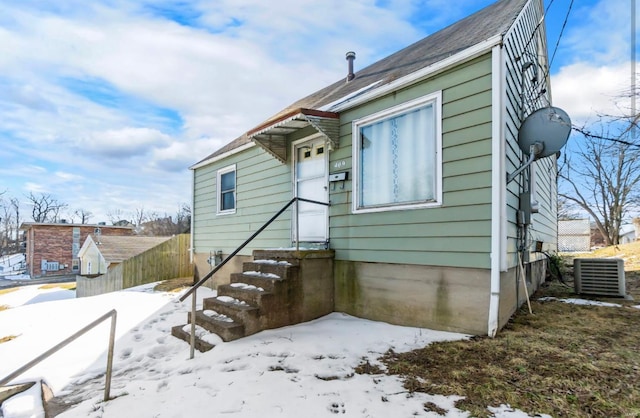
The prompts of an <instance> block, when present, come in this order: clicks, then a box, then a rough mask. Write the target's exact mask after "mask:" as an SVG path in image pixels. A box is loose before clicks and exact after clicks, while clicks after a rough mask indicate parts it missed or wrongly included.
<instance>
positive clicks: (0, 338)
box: [0, 335, 18, 344]
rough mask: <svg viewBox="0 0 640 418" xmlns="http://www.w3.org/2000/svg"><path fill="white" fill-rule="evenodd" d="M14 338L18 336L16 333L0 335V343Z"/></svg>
mask: <svg viewBox="0 0 640 418" xmlns="http://www.w3.org/2000/svg"><path fill="white" fill-rule="evenodd" d="M16 338H18V336H17V335H7V336H6V337H0V344H2V343H6V342H9V341H11V340H15V339H16Z"/></svg>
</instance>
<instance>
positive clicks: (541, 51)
mask: <svg viewBox="0 0 640 418" xmlns="http://www.w3.org/2000/svg"><path fill="white" fill-rule="evenodd" d="M542 14H543V10H542V5H541V4H539V3H538V2H532V3H531V5H530V7H526V8H525V9H524V10H523V14H522V16H521V18H520V19H519V20H518V21H517V22H516V24H515V25H514V26H513V27H512V29H511V30H510V31H509V33H508V34H507V35H506V36H505V41H504V55H505V61H506V70H507V74H506V77H505V81H506V83H505V89H506V91H505V93H506V103H505V106H506V118H505V139H506V147H505V149H506V167H505V168H506V171H507V172H509V173H512V172H514V171H515V170H516V169H517V168H518V167H520V166H521V165H523V164H524V162H525V160H526V158H527V155H524V154H523V153H522V151H520V148H519V147H518V142H517V139H518V129H519V128H520V125H521V122H522V121H521V119H522V118H523V117H525V118H526V116H528V115H529V114H531V113H532V112H534V111H535V110H536V109H539V108H542V107H545V106H547V105H548V103H549V100H550V88H549V86H547V85H545V86H541V87H537V88H536V87H535V86H534V85H532V84H531V83H532V81H531V80H532V77H531V75H532V73H531V72H528V73H527V74H526V76H525V77H524V78H523V77H522V65H523V64H524V63H525V62H527V61H531V60H532V58H531V57H535V58H536V59H540V60H541V61H542V64H543V65H545V64H546V63H545V62H544V57H545V56H546V47H547V46H546V40H545V38H544V36H543V35H544V31H542V32H541V31H537V30H536V29H537V27H538V25H539V23H538V22H539V17H540V16H541V15H542ZM532 33H535V36H533V37H532V35H531V34H532ZM525 49H526V51H525ZM547 71H548V70H547V69H546V68H542V69H540V70H539V71H538V74H539V75H540V74H544V73H545V72H547ZM541 80H546V78H544V77H541ZM523 82H524V91H525V92H526V93H525V95H524V98H523V97H522V94H521V91H522V90H523V89H522V83H523ZM542 88H545V89H546V92H544V93H540V92H539V91H540V89H542ZM533 165H535V174H536V176H535V187H534V190H535V196H534V199H535V200H537V201H538V203H539V213H536V214H533V215H532V223H531V226H530V227H529V230H528V233H529V243H531V242H532V240H538V241H542V242H543V243H544V244H545V249H554V248H556V247H557V203H556V202H557V189H556V172H557V164H556V157H555V156H552V157H548V158H543V159H540V160H538V161H535V162H534V163H533ZM525 175H526V170H525V172H524V173H523V174H521V175H519V176H518V177H517V178H516V179H515V180H514V181H512V182H511V183H509V184H508V185H507V196H506V202H507V223H508V224H507V238H508V242H507V252H508V257H507V260H508V267H510V268H511V267H514V266H516V265H517V262H518V257H517V254H516V251H517V246H518V244H517V236H518V228H517V225H516V212H517V210H518V209H519V205H520V200H519V195H520V193H522V192H523V191H524V190H525V187H526V186H525ZM535 257H536V255H534V254H533V253H532V254H531V257H530V259H531V260H533V259H534V258H535ZM537 257H542V256H541V255H540V254H538V255H537Z"/></svg>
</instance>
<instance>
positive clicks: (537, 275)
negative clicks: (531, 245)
mask: <svg viewBox="0 0 640 418" xmlns="http://www.w3.org/2000/svg"><path fill="white" fill-rule="evenodd" d="M546 267H547V260H538V261H534V262H532V263H529V264H528V265H527V266H526V267H523V268H524V270H525V272H526V275H527V277H528V279H527V280H525V283H526V289H527V292H528V294H529V298H531V295H532V294H533V293H534V292H535V291H536V290H537V289H538V288H539V287H540V285H541V284H542V283H544V278H545V276H546V273H547V269H546ZM518 269H519V268H518V267H514V268H512V269H510V270H509V271H506V272H502V273H501V274H500V309H499V311H498V315H499V318H498V326H499V328H502V327H503V326H505V324H506V323H507V322H508V321H509V319H510V318H511V316H512V315H513V313H514V312H515V311H516V309H518V308H519V307H520V306H521V305H522V304H523V303H527V292H525V286H524V285H523V284H522V279H521V278H520V274H519V273H518Z"/></svg>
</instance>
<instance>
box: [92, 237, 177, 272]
mask: <svg viewBox="0 0 640 418" xmlns="http://www.w3.org/2000/svg"><path fill="white" fill-rule="evenodd" d="M170 238H171V237H141V236H117V235H100V236H95V235H91V239H92V240H93V242H95V243H96V246H97V247H98V249H99V250H100V253H101V254H102V257H104V259H105V262H106V263H107V265H109V264H112V263H121V262H123V261H124V260H127V259H129V258H131V257H134V256H136V255H138V254H141V253H143V252H145V251H147V250H148V249H150V248H153V247H155V246H156V245H159V244H161V243H163V242H165V241H167V240H168V239H170Z"/></svg>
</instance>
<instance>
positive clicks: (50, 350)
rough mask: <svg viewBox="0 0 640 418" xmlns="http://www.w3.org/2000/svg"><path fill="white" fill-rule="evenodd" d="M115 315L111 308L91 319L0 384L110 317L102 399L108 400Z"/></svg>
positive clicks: (115, 312)
mask: <svg viewBox="0 0 640 418" xmlns="http://www.w3.org/2000/svg"><path fill="white" fill-rule="evenodd" d="M117 316H118V312H117V311H116V310H115V309H112V310H111V311H109V312H107V313H106V314H104V315H102V316H101V317H100V318H98V319H96V320H95V321H93V322H92V323H90V324H89V325H87V326H86V327H84V328H82V329H81V330H79V331H76V332H75V333H74V334H73V335H71V336H70V337H69V338H67V339H65V340H64V341H62V342H60V343H58V344H56V345H55V346H53V347H51V348H50V349H49V350H47V351H45V352H44V353H42V354H40V355H39V356H38V357H36V358H35V359H33V360H31V361H30V362H28V363H27V364H25V365H24V366H22V367H20V368H19V369H18V370H16V371H14V372H13V373H11V374H9V375H8V376H6V377H4V378H3V379H2V380H0V386H3V385H6V384H7V383H9V382H10V381H11V380H13V379H15V378H16V377H18V376H20V375H21V374H22V373H24V372H26V371H27V370H29V369H30V368H32V367H33V366H35V365H36V364H38V363H40V362H41V361H42V360H44V359H46V358H47V357H49V356H51V355H52V354H54V353H55V352H56V351H58V350H60V349H61V348H63V347H65V346H67V345H69V344H70V343H72V342H73V341H75V340H76V339H78V337H80V336H82V335H84V334H86V333H87V332H88V331H90V330H91V329H93V328H95V327H96V326H97V325H98V324H100V323H101V322H103V321H105V320H107V319H108V318H111V332H110V333H109V350H108V352H107V373H106V377H105V380H106V381H105V385H104V401H105V402H106V401H108V400H109V392H110V391H111V371H112V369H113V346H114V343H115V334H116V319H117Z"/></svg>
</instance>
